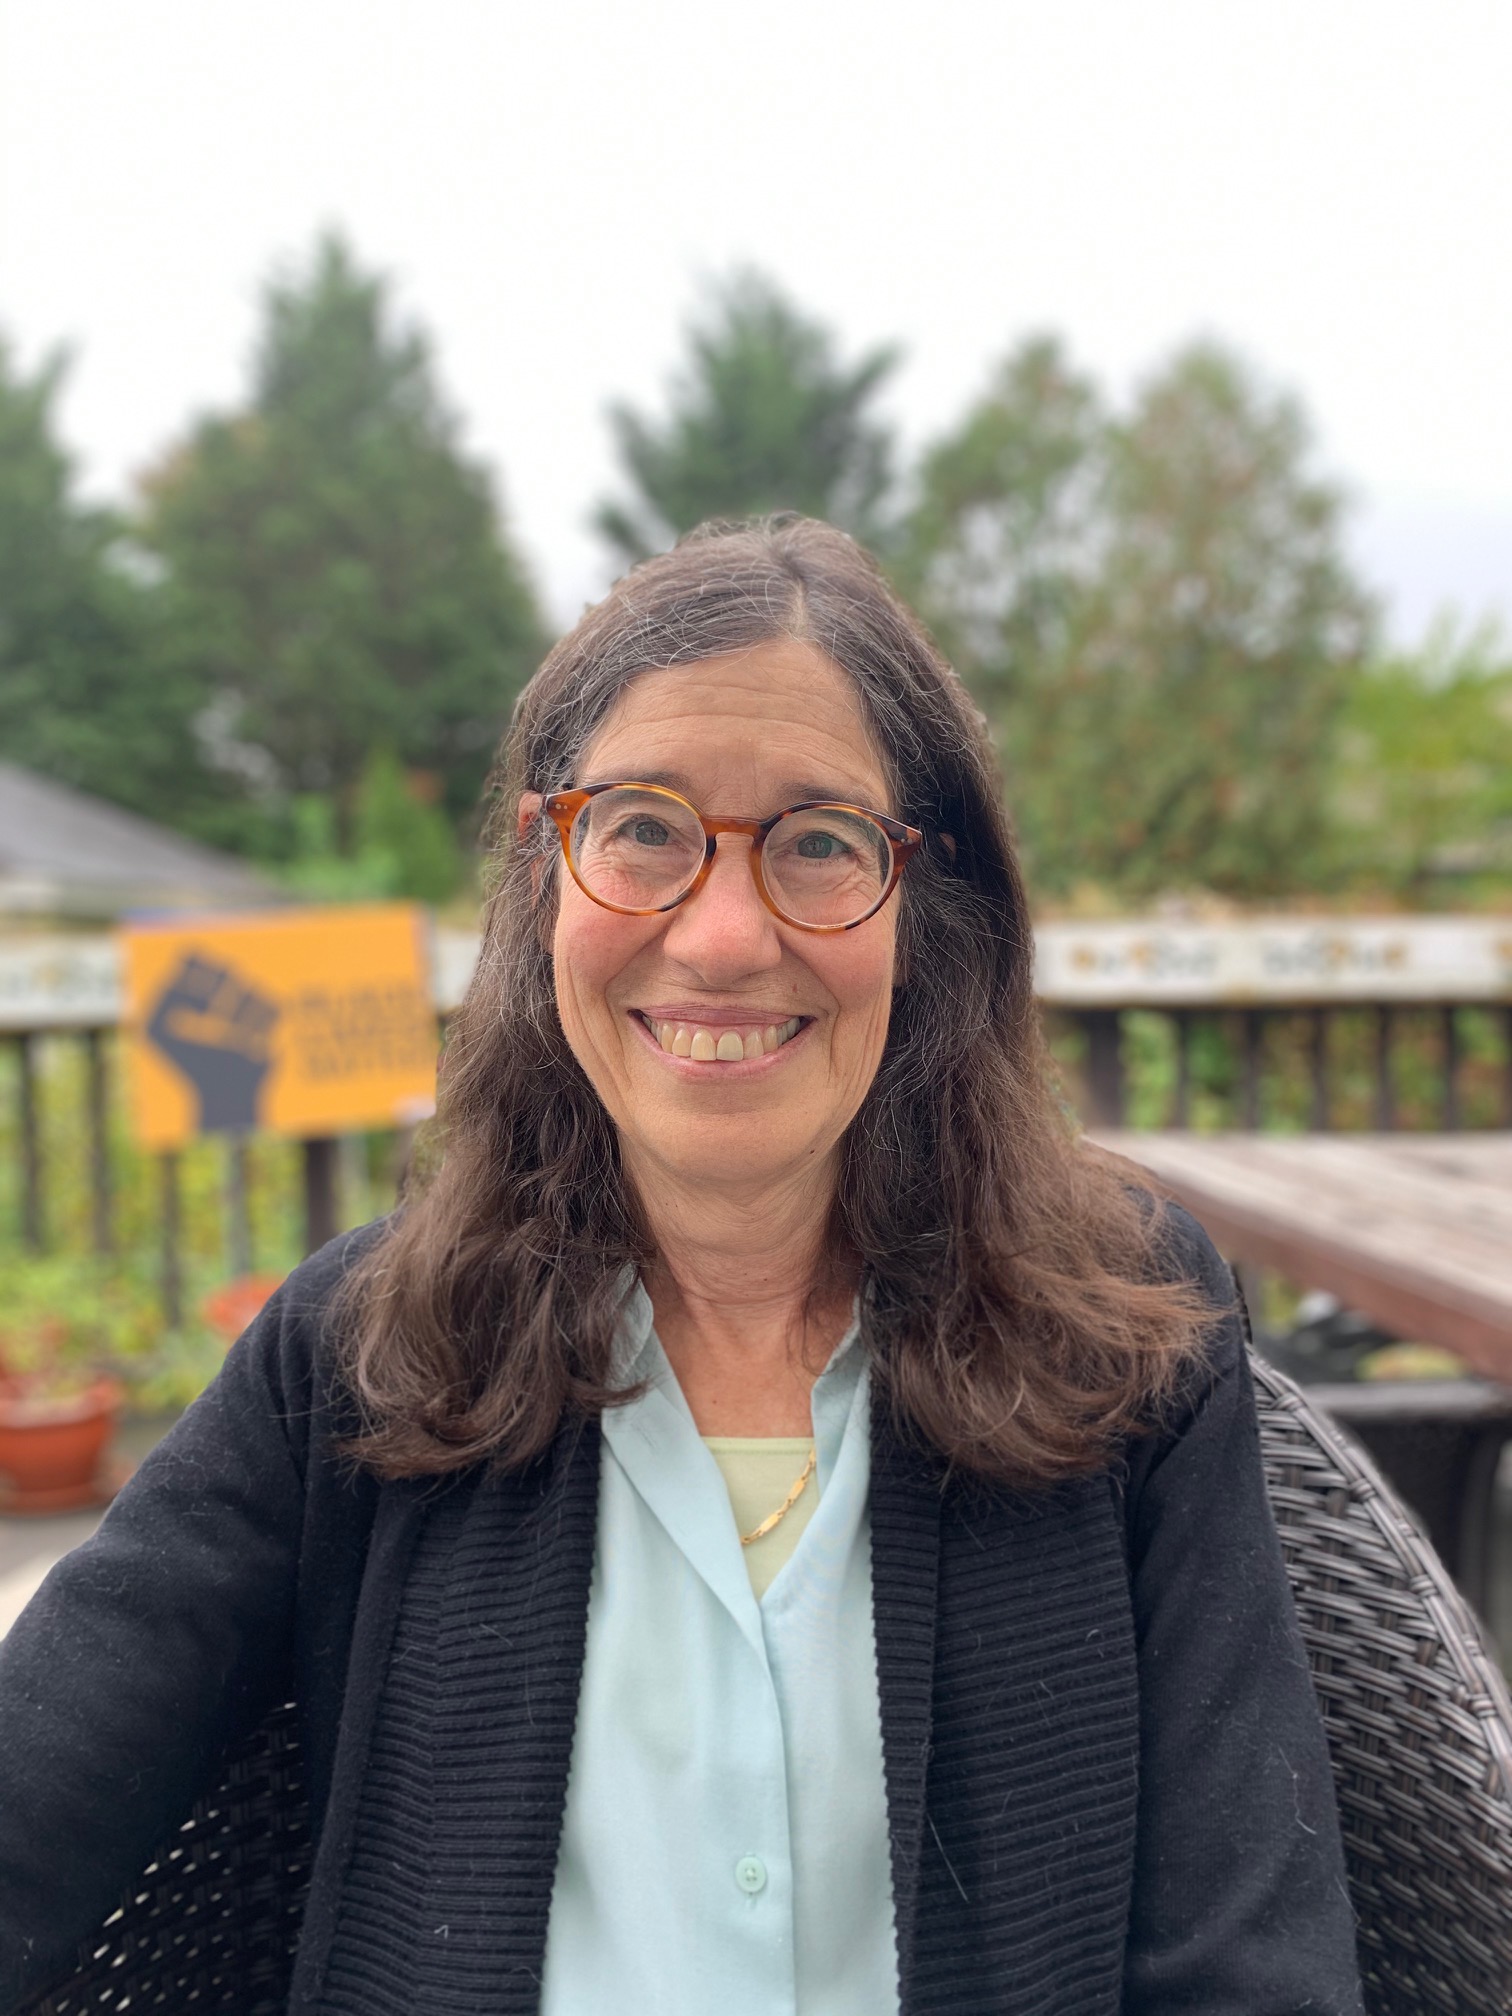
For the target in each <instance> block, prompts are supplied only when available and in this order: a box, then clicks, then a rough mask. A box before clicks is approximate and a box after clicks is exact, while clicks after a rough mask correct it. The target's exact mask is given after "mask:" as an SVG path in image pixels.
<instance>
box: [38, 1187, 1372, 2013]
mask: <svg viewBox="0 0 1512 2016" xmlns="http://www.w3.org/2000/svg"><path fill="white" fill-rule="evenodd" d="M1175 1222H1176V1224H1177V1226H1178V1229H1179V1245H1180V1251H1179V1253H1178V1255H1177V1261H1178V1268H1179V1271H1181V1272H1183V1273H1185V1274H1187V1275H1189V1276H1191V1277H1193V1278H1197V1279H1200V1280H1201V1281H1203V1282H1204V1283H1205V1285H1206V1287H1207V1289H1208V1292H1209V1293H1210V1295H1211V1296H1212V1297H1213V1298H1214V1300H1215V1301H1226V1300H1227V1299H1228V1282H1227V1276H1226V1274H1225V1272H1224V1269H1223V1267H1222V1263H1221V1262H1220V1261H1219V1260H1218V1257H1217V1255H1216V1254H1215V1253H1214V1251H1213V1249H1212V1246H1211V1244H1210V1243H1209V1241H1208V1240H1207V1238H1206V1236H1205V1235H1204V1234H1203V1233H1202V1232H1201V1231H1200V1230H1199V1229H1198V1228H1197V1226H1196V1225H1195V1223H1194V1222H1193V1221H1192V1220H1191V1219H1189V1218H1188V1217H1186V1215H1185V1214H1184V1213H1178V1214H1176V1219H1175ZM370 1236H373V1233H372V1228H370V1230H369V1232H368V1233H366V1234H357V1235H350V1236H349V1237H348V1238H347V1239H345V1240H338V1241H337V1242H335V1243H334V1244H333V1245H332V1246H329V1247H327V1248H326V1249H325V1250H324V1251H323V1252H322V1253H320V1254H318V1255H316V1256H315V1258H314V1259H312V1260H310V1261H308V1262H306V1264H305V1265H304V1266H303V1267H301V1268H300V1269H298V1270H297V1272H296V1273H295V1274H294V1275H293V1276H292V1277H291V1279H290V1280H289V1282H288V1283H287V1284H286V1285H285V1287H284V1288H283V1290H282V1291H281V1292H280V1293H279V1295H278V1296H277V1297H275V1299H274V1301H273V1302H272V1303H271V1304H270V1305H269V1306H268V1308H267V1309H266V1310H265V1311H264V1313H263V1314H262V1315H261V1316H260V1317H259V1318H258V1320H257V1321H256V1323H254V1324H253V1326H252V1328H251V1329H250V1331H249V1332H248V1333H247V1335H246V1336H245V1337H244V1338H243V1339H242V1340H241V1342H240V1343H239V1344H238V1345H236V1347H235V1348H234V1349H233V1351H232V1352H231V1354H230V1356H229V1358H228V1359H227V1362H226V1366H225V1369H224V1371H223V1372H222V1373H221V1375H220V1377H219V1378H218V1379H217V1380H216V1381H215V1383H214V1385H213V1386H212V1387H211V1388H210V1390H209V1391H208V1392H207V1393H206V1394H205V1395H204V1396H203V1397H202V1398H201V1399H200V1400H199V1401H198V1402H197V1403H196V1404H195V1406H194V1407H192V1408H191V1409H190V1410H189V1412H188V1414H187V1415H186V1416H185V1417H184V1419H183V1420H182V1421H181V1422H180V1423H179V1424H178V1426H177V1427H176V1428H175V1429H174V1430H173V1432H172V1433H171V1434H170V1435H169V1436H168V1438H167V1439H166V1440H165V1441H164V1442H163V1443H162V1444H161V1445H160V1446H159V1448H158V1449H157V1450H156V1451H155V1452H154V1453H153V1455H152V1456H150V1457H149V1458H148V1460H147V1461H146V1462H145V1463H144V1464H143V1465H142V1467H141V1469H140V1470H139V1471H138V1473H137V1475H136V1477H135V1478H134V1479H133V1480H132V1481H131V1483H130V1484H128V1486H127V1487H126V1489H125V1490H124V1491H123V1492H122V1493H121V1496H120V1497H119V1498H118V1500H117V1501H116V1503H115V1505H114V1506H113V1507H112V1509H111V1511H110V1513H109V1515H108V1516H107V1518H106V1519H105V1521H104V1522H103V1524H102V1526H101V1528H100V1530H99V1532H98V1533H97V1535H96V1536H95V1537H94V1538H93V1539H92V1540H91V1541H89V1542H88V1543H87V1544H86V1545H85V1546H83V1547H81V1548H79V1549H78V1550H77V1551H76V1552H75V1553H73V1554H71V1555H70V1556H68V1557H67V1559H66V1560H65V1561H63V1562H62V1563H60V1564H59V1566H58V1567H57V1568H55V1569H54V1571H53V1573H52V1574H51V1575H50V1576H49V1578H48V1580H47V1582H46V1583H45V1584H44V1585H43V1588H42V1590H41V1591H40V1593H39V1594H38V1596H37V1597H36V1598H35V1599H34V1601H33V1602H32V1603H31V1604H30V1605H29V1606H28V1608H27V1610H26V1612H25V1613H24V1614H23V1616H22V1617H21V1618H20V1620H19V1621H18V1622H17V1624H16V1625H15V1626H14V1628H13V1630H12V1631H11V1634H10V1636H9V1638H8V1639H7V1640H6V1642H5V1644H4V1645H3V1647H0V2006H6V2005H13V2004H14V2003H15V2002H17V2001H19V2000H22V1999H25V1998H26V1997H28V1996H30V1995H33V1994H35V1993H36V1992H37V1991H38V1990H39V1989H40V1988H41V1987H42V1986H44V1985H45V1984H46V1982H47V1981H48V1980H49V1979H51V1978H52V1977H53V1976H55V1975H56V1974H57V1973H59V1972H60V1971H62V1969H63V1968H64V1967H65V1966H66V1965H67V1963H68V1961H69V1959H70V1956H71V1954H72V1952H73V1950H74V1948H75V1945H76V1943H77V1941H78V1940H79V1939H80V1938H81V1937H83V1936H85V1935H87V1934H88V1933H89V1932H91V1931H92V1930H93V1929H94V1927H95V1926H96V1925H97V1924H98V1923H99V1922H100V1920H101V1919H102V1918H103V1917H104V1915H105V1914H106V1912H107V1911H108V1910H109V1909H110V1908H111V1907H112V1905H113V1904H114V1902H115V1900H116V1898H117V1897H118V1895H119V1893H120V1892H121V1890H122V1889H123V1888H124V1886H125V1884H126V1883H127V1882H129V1881H130V1879H131V1878H132V1877H133V1876H134V1875H135V1874H136V1873H137V1871H138V1870H139V1869H140V1868H141V1867H142V1866H143V1864H144V1863H145V1861H146V1859H147V1857H148V1855H149V1854H150V1853H151V1851H152V1850H153V1849H154V1848H155V1847H156V1846H157V1845H158V1843H159V1842H160V1840H161V1839H162V1838H163V1837H164V1836H165V1835H166V1834H167V1833H168V1832H169V1831H170V1829H171V1828H172V1827H173V1826H174V1825H175V1824H176V1823H177V1822H178V1821H179V1820H180V1819H181V1818H182V1817H183V1815H184V1814H185V1813H186V1812H187V1810H188V1808H189V1806H190V1804H191V1803H192V1801H193V1799H194V1798H195V1797H196V1796H197V1795H198V1794H199V1793H200V1792H201V1791H203V1790H204V1789H206V1780H207V1777H208V1776H209V1774H210V1773H211V1771H212V1770H213V1768H214V1763H215V1760H216V1758H217V1757H218V1755H219V1752H220V1751H221V1749H222V1747H223V1746H224V1745H225V1743H226V1742H227V1741H228V1740H230V1739H231V1738H233V1737H234V1736H235V1735H237V1734H238V1733H240V1732H242V1731H243V1730H245V1729H247V1728H249V1727H250V1726H252V1724H253V1723H254V1722H255V1721H256V1720H257V1719H259V1718H260V1717H261V1715H262V1714H263V1713H264V1712H265V1711H266V1710H267V1709H268V1708H269V1707H270V1706H271V1705H272V1704H274V1703H275V1702H276V1701H278V1700H280V1699H283V1698H286V1696H287V1695H288V1694H289V1692H290V1691H291V1690H292V1693H293V1695H294V1697H295V1698H296V1699H297V1700H298V1701H299V1703H300V1704H301V1709H302V1713H303V1731H304V1743H305V1747H306V1756H307V1766H308V1771H309V1778H310V1794H311V1807H312V1813H313V1816H314V1826H315V1834H316V1846H315V1858H314V1872H313V1877H312V1882H311V1892H310V1901H309V1906H308V1910H307V1912H306V1917H305V1924H304V1933H303V1938H302V1941H301V1945H300V1951H299V1957H298V1962H297V1965H296V1974H295V1986H294V1991H293V1997H292V2001H291V2005H290V2006H291V2009H293V2010H297V2011H300V2012H305V2016H309V2012H320V2016H337V2012H351V2016H390V2012H392V2016H415V2012H423V2016H472V2012H477V2016H510V2012H521V2016H524V2012H527V2011H533V2010H535V2009H536V2008H537V2006H538V1996H539V1988H540V1972H541V1963H542V1956H543V1953H544V1950H545V1940H546V1930H547V1916H548V1911H549V1906H550V1899H551V1887H552V1879H553V1873H554V1867H555V1858H556V1852H557V1844H558V1840H559V1835H560V1829H561V1821H562V1811H563V1802H564V1798H565V1793H566V1782H567V1772H568V1764H569V1760H570V1756H571V1745H572V1731H573V1721H574V1716H575V1714H576V1707H577V1694H578V1685H579V1681H580V1677H581V1672H582V1662H583V1648H584V1637H585V1627H586V1617H587V1595H588V1584H589V1573H590V1569H591V1565H592V1557H593V1546H594V1528H595V1519H596V1510H597V1487H598V1464H599V1435H598V1430H597V1427H596V1425H593V1424H589V1425H582V1424H578V1425H575V1426H573V1425H565V1426H564V1428H563V1430H562V1432H561V1433H560V1434H559V1436H558V1438H557V1441H556V1444H555V1446H554V1448H553V1449H552V1451H551V1453H550V1455H549V1457H548V1458H546V1459H544V1460H542V1461H541V1462H540V1463H538V1464H537V1465H535V1466H534V1468H533V1469H532V1470H530V1471H529V1472H527V1473H523V1474H519V1475H515V1476H512V1477H506V1478H502V1479H490V1478H488V1477H486V1476H484V1475H483V1474H481V1473H480V1472H472V1473H469V1474H468V1475H466V1476H465V1477H463V1478H461V1479H459V1480H457V1481H455V1482H454V1483H451V1484H449V1485H445V1486H438V1485H436V1484H434V1483H431V1484H428V1485H422V1484H415V1483H405V1484H400V1485H385V1486H382V1487H380V1486H379V1485H377V1484H376V1483H375V1482H374V1481H373V1480H372V1479H371V1478H370V1477H367V1476H365V1475H363V1476H353V1475H352V1474H351V1473H350V1470H349V1468H348V1467H347V1466H344V1465H343V1464H341V1463H340V1462H339V1461H338V1460H337V1459H336V1458H335V1456H334V1454H333V1450H332V1439H333V1437H334V1436H335V1435H336V1434H338V1433H340V1432H342V1431H343V1430H345V1429H346V1428H347V1427H349V1426H350V1421H351V1415H350V1409H349V1404H348V1401H347V1399H346V1396H345V1395H344V1394H343V1392H342V1391H341V1389H340V1387H339V1385H338V1384H337V1382H336V1381H335V1379H334V1377H333V1375H332V1373H331V1371H330V1366H329V1356H328V1351H327V1347H326V1344H325V1342H324V1340H323V1334H322V1330H323V1326H322V1311H323V1309H324V1306H325V1304H326V1302H327V1299H328V1297H329V1295H330V1293H331V1291H332V1288H333V1286H334V1284H335V1282H336V1281H337V1279H338V1278H339V1276H340V1273H341V1270H342V1268H343V1265H344V1264H345V1263H346V1261H347V1260H348V1259H349V1257H350V1256H351V1254H352V1253H353V1252H354V1251H355V1250H356V1247H357V1242H359V1241H361V1240H362V1239H364V1238H366V1237H370ZM1211 1359H1212V1363H1211V1372H1212V1377H1211V1378H1210V1379H1208V1380H1206V1381H1204V1382H1203V1383H1202V1386H1201V1389H1200V1390H1194V1392H1193V1395H1192V1398H1191V1400H1190V1403H1189V1404H1188V1405H1187V1406H1186V1408H1185V1409H1184V1410H1183V1412H1182V1415H1181V1418H1180V1419H1179V1420H1177V1421H1175V1422H1174V1423H1173V1424H1172V1425H1171V1427H1170V1428H1169V1430H1168V1431H1167V1432H1165V1433H1163V1434H1161V1435H1159V1436H1156V1437H1149V1438H1145V1439H1143V1440H1141V1441H1140V1442H1138V1443H1137V1444H1136V1445H1134V1447H1133V1448H1132V1450H1131V1452H1130V1459H1129V1462H1128V1464H1127V1466H1124V1468H1123V1470H1122V1474H1121V1475H1120V1476H1117V1477H1114V1476H1112V1475H1108V1476H1102V1477H1097V1478H1093V1479H1089V1480H1086V1481H1084V1482H1080V1483H1077V1484H1074V1485H1068V1486H1061V1487H1057V1488H1055V1489H1053V1490H1045V1491H1040V1492H1035V1493H1032V1494H1023V1495H1015V1494H1012V1493H1009V1492H1006V1491H1001V1490H995V1489H990V1488H985V1487H983V1486H981V1485H978V1484H973V1483H970V1482H968V1481H961V1480H955V1481H951V1482H949V1483H947V1484H945V1485H944V1486H943V1488H942V1484H941V1479H940V1477H939V1474H938V1471H937V1469H936V1466H935V1465H934V1464H933V1462H932V1461H929V1460H925V1459H924V1458H921V1457H920V1456H918V1455H917V1454H910V1453H909V1452H908V1451H907V1449H906V1448H905V1447H904V1446H903V1445H901V1444H900V1443H899V1442H898V1441H897V1440H896V1438H895V1437H894V1436H893V1435H892V1433H891V1432H890V1431H889V1428H888V1426H887V1423H886V1421H885V1419H884V1418H883V1417H882V1415H881V1414H880V1412H879V1413H878V1414H877V1415H876V1417H875V1418H874V1422H873V1470H872V1487H871V1532H872V1562H873V1591H874V1596H873V1610H874V1620H875V1630H876V1652H877V1676H878V1693H879V1701H880V1709H881V1721H882V1738H883V1754H884V1761H885V1772H886V1782H887V1804H888V1821H889V1830H890V1835H891V1854H892V1872H893V1888H894V1899H895V1907H896V1919H897V1938H898V1968H899V1981H900V1989H901V2004H902V2009H903V2011H904V2012H905V2016H946V2012H955V2016H962V2012H974V2011H982V2012H987V2011H991V2012H1003V2016H1007V2012H1014V2016H1021V2012H1022V2016H1028V2012H1035V2016H1052V2012H1053V2016H1072V2012H1077V2016H1092V2012H1097V2016H1115V2012H1118V2011H1123V2012H1125V2016H1131V2012H1141V2016H1144V2012H1150V2016H1153V2012H1157V2011H1158V2012H1162V2016H1164V2012H1169V2011H1174V2010H1200V2011H1202V2012H1204V2016H1241V2012H1242V2016H1282V2012H1285V2016H1292V2012H1295V2011H1301V2010H1308V2011H1311V2012H1315V2016H1344V2012H1350V2016H1355V2012H1358V2011H1359V2010H1360V2007H1361V2004H1360V1999H1359V1987H1358V1980H1357V1975H1356V1970H1355V1957H1354V1938H1353V1924H1352V1918H1351V1913H1350V1909H1349V1904H1348V1899H1347V1895H1346V1891H1345V1886H1344V1874H1343V1862H1342V1856H1341V1852H1340V1845H1339V1837H1338V1823H1337V1817H1336V1813H1335V1809H1334V1803H1333V1791H1332V1782H1331V1778H1330V1772H1329V1763H1328V1757H1327V1752H1326V1748H1325V1744H1324V1739H1323V1733H1322V1728H1321V1724H1320V1722H1319V1719H1318V1714H1317V1709H1316V1705H1315V1702H1314V1697H1313V1693H1312V1687H1311V1683H1310V1681H1309V1678H1308V1673H1307V1664H1306V1660H1305V1657H1304V1654H1303V1651H1302V1648H1301V1645H1300V1642H1299V1639H1298V1635H1297V1628H1296V1621H1295V1617H1294V1615H1293V1611H1292V1607H1291V1599H1290V1595H1289V1592H1288V1589H1287V1585H1286V1580H1285V1574H1284V1570H1283V1567H1282V1562H1281V1557H1280V1551H1279V1547H1278V1545H1277V1541H1276V1535H1275V1530H1274V1526H1273V1524H1272V1521H1271V1518H1270V1513H1269V1507H1268V1504H1267V1501H1266V1496H1265V1489H1264V1482H1263V1478H1262V1475H1261V1469H1260V1458H1259V1445H1258V1439H1257V1434H1256V1426H1255V1415H1254V1401H1253V1394H1252V1388H1251V1384H1250V1378H1249V1373H1248V1369H1247V1365H1246V1362H1245V1357H1244V1349H1243V1338H1242V1331H1241V1324H1240V1321H1239V1319H1238V1317H1237V1316H1231V1317H1229V1318H1227V1319H1226V1320H1225V1321H1223V1322H1222V1323H1221V1324H1220V1325H1217V1326H1215V1329H1214V1332H1213V1344H1212V1352H1211ZM668 1818H669V1824H676V1818H675V1815H669V1816H668ZM616 2016H619V2012H616ZM623 2016H650V2012H633V2011H627V2012H623ZM804 2016H822V2012H804Z"/></svg>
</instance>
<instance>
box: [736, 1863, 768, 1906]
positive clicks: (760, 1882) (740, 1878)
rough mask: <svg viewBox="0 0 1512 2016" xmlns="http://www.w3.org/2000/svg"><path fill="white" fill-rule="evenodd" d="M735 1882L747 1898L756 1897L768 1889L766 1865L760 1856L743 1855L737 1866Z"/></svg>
mask: <svg viewBox="0 0 1512 2016" xmlns="http://www.w3.org/2000/svg"><path fill="white" fill-rule="evenodd" d="M735 1881H736V1882H737V1883H738V1884H739V1885H740V1887H741V1889H742V1890H744V1892H745V1893H746V1895H747V1897H754V1896H756V1895H757V1893H758V1892H760V1891H762V1890H765V1888H766V1864H765V1863H764V1862H763V1861H762V1859H761V1857H760V1856H759V1855H742V1856H741V1858H740V1860H739V1861H738V1862H737V1863H736V1864H735Z"/></svg>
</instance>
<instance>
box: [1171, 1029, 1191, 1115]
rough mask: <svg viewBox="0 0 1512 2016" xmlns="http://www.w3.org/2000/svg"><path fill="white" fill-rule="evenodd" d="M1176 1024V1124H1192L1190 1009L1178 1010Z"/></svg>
mask: <svg viewBox="0 0 1512 2016" xmlns="http://www.w3.org/2000/svg"><path fill="white" fill-rule="evenodd" d="M1171 1019H1172V1021H1173V1022H1174V1023H1175V1024H1176V1112H1175V1124H1176V1125H1177V1126H1178V1127H1190V1126H1191V1124H1192V1022H1193V1015H1192V1011H1191V1009H1190V1008H1178V1009H1177V1010H1176V1013H1175V1014H1174V1015H1173V1016H1172V1018H1171Z"/></svg>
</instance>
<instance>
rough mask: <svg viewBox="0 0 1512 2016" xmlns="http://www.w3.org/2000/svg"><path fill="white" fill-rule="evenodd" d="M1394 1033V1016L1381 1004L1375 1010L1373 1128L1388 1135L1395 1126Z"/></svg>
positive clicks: (1391, 1010) (1385, 1004) (1384, 1004)
mask: <svg viewBox="0 0 1512 2016" xmlns="http://www.w3.org/2000/svg"><path fill="white" fill-rule="evenodd" d="M1395 1032H1396V1015H1395V1012H1394V1011H1393V1009H1392V1008H1391V1006H1390V1004H1389V1003H1387V1002H1384V1001H1383V1002H1382V1003H1381V1005H1380V1006H1379V1007H1378V1008H1377V1009H1376V1027H1375V1038H1376V1041H1375V1116H1374V1117H1375V1126H1376V1130H1377V1132H1378V1133H1381V1134H1389V1133H1390V1132H1391V1131H1392V1129H1393V1128H1394V1127H1395V1126H1396V1124H1397V1110H1396V1086H1395V1084H1394V1082H1393V1079H1392V1072H1391V1058H1392V1045H1393V1039H1394V1036H1395Z"/></svg>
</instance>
